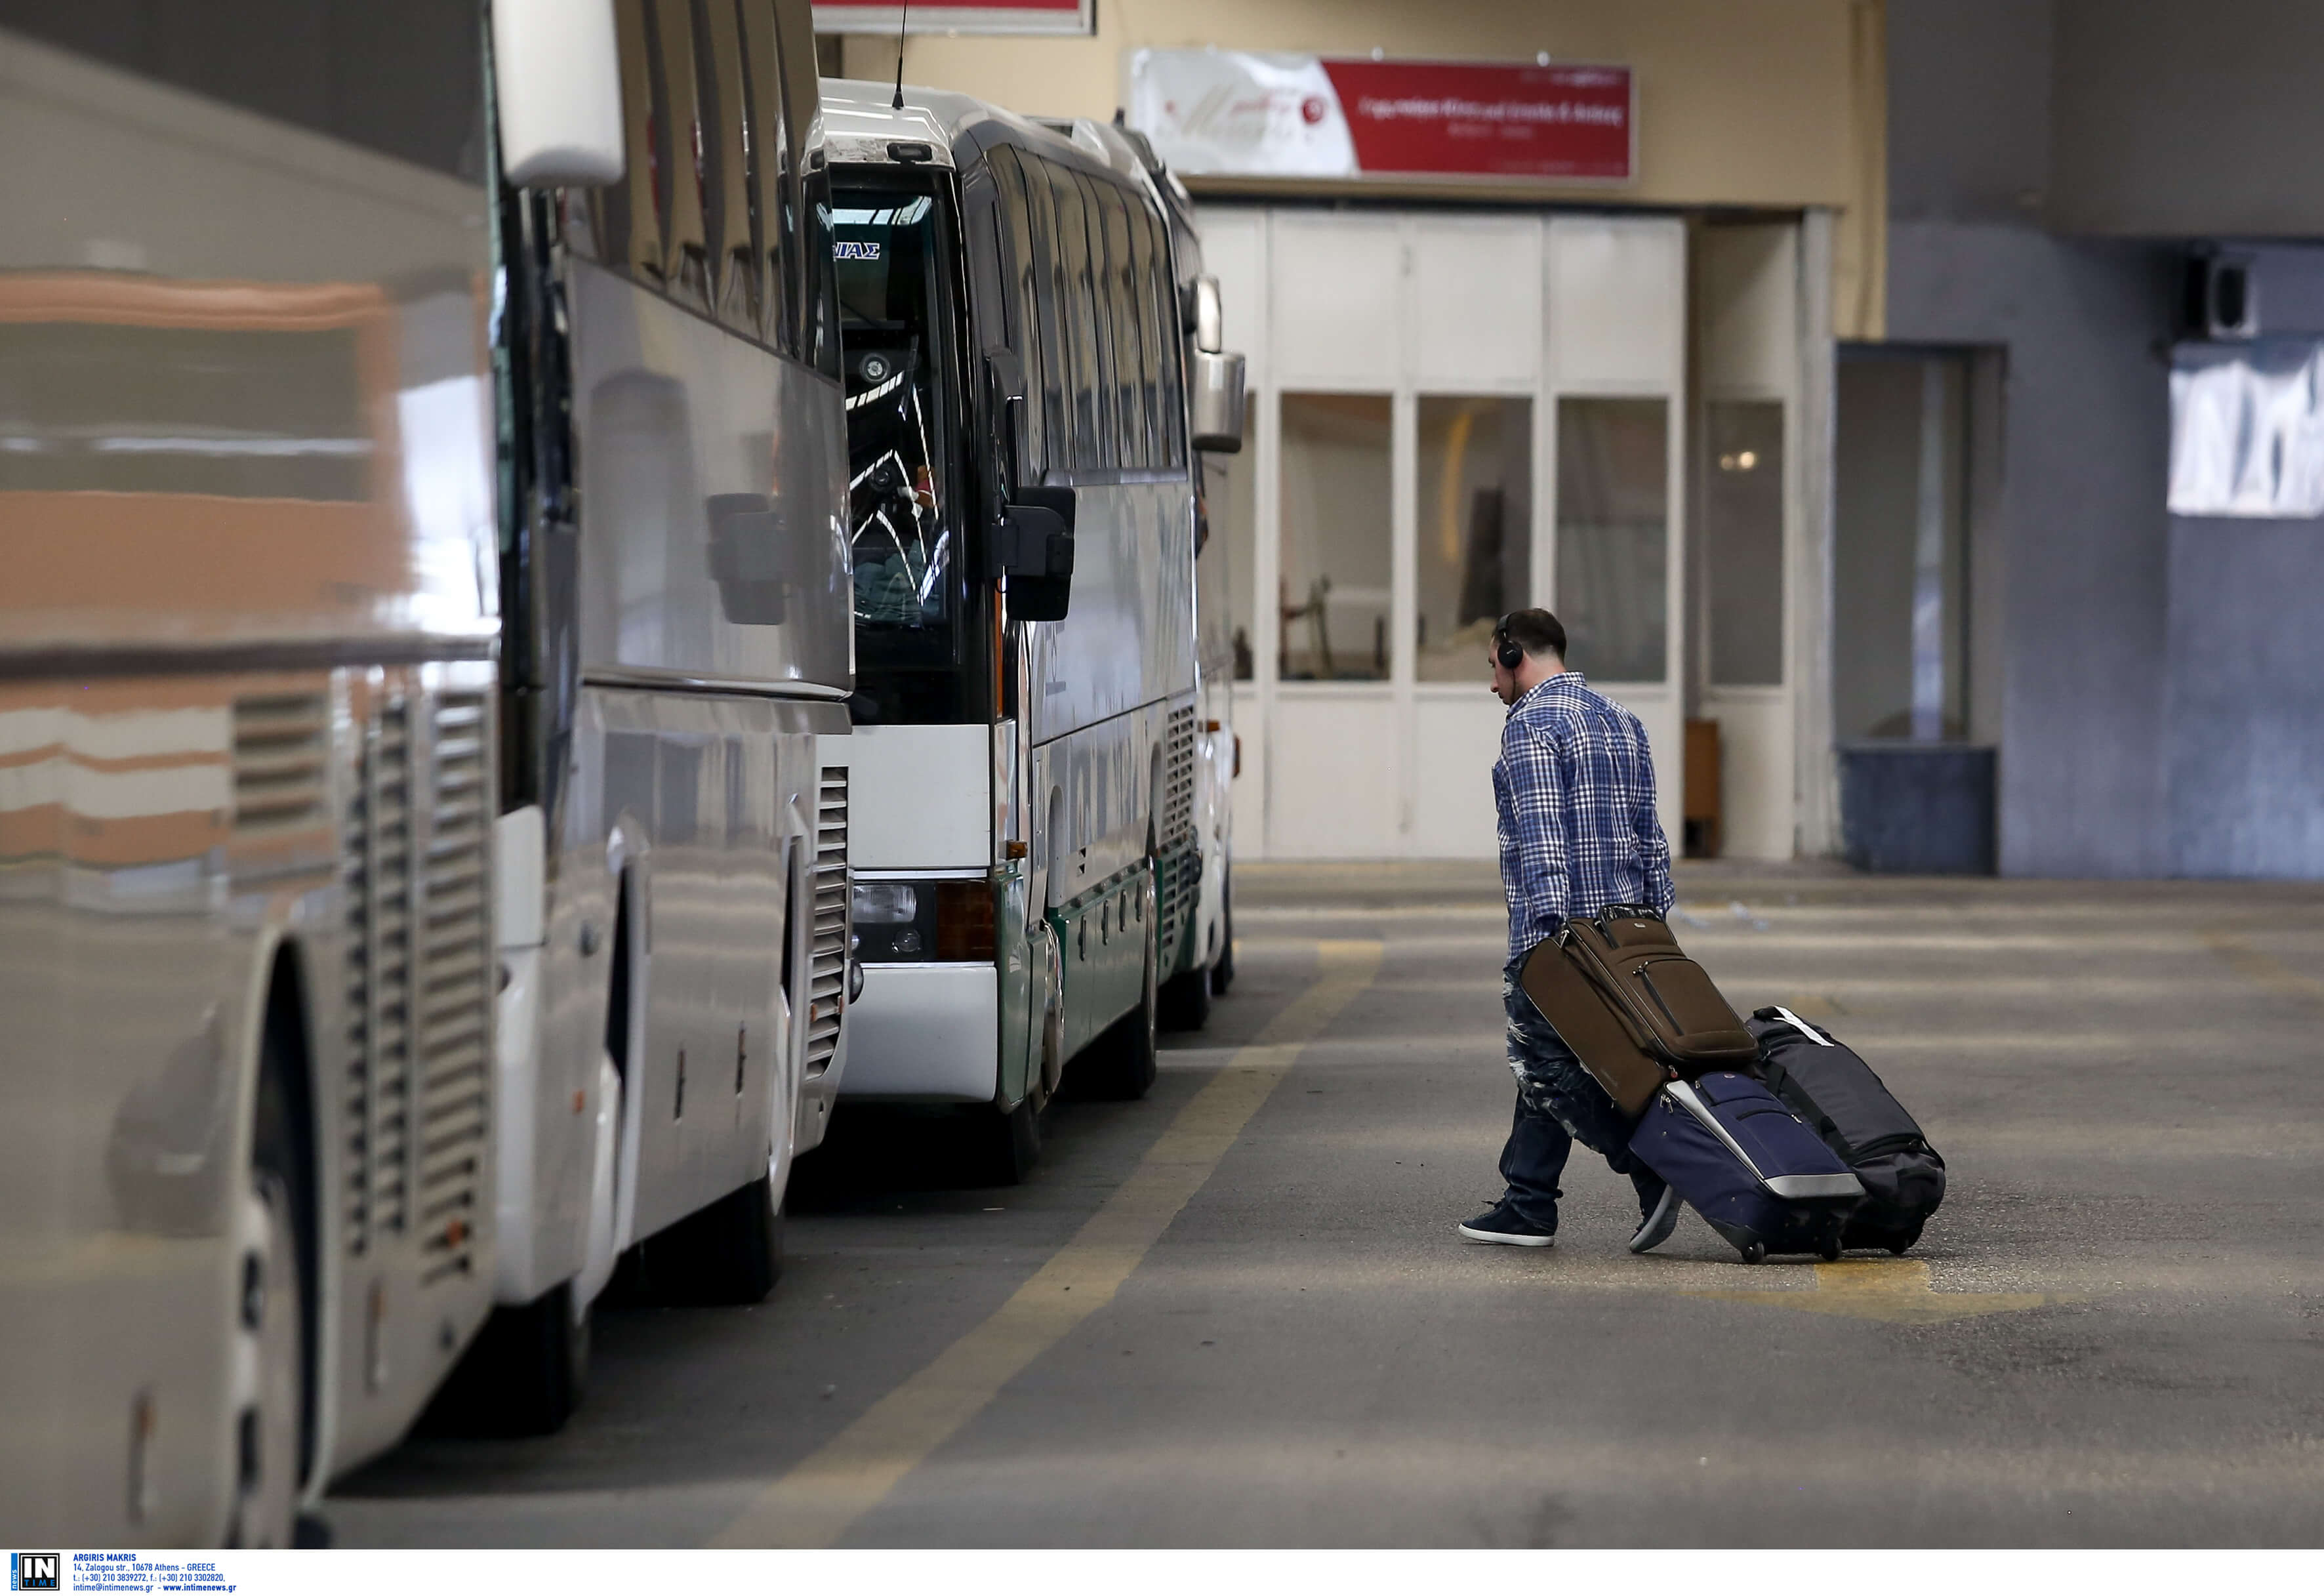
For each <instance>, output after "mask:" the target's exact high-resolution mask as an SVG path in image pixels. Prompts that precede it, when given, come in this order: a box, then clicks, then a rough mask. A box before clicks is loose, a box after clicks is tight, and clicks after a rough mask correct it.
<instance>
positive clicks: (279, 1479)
mask: <svg viewBox="0 0 2324 1596" xmlns="http://www.w3.org/2000/svg"><path fill="white" fill-rule="evenodd" d="M259 1047H260V1052H259V1066H258V1101H257V1105H256V1113H255V1115H254V1123H253V1125H252V1128H251V1130H252V1134H251V1148H250V1176H249V1190H248V1195H247V1196H246V1198H245V1200H244V1205H243V1209H242V1221H241V1223H240V1225H239V1227H238V1232H239V1239H240V1242H241V1245H240V1246H239V1247H238V1249H237V1250H236V1257H235V1296H234V1304H233V1312H234V1315H235V1321H234V1322H235V1347H234V1356H235V1359H236V1360H237V1361H238V1362H240V1363H241V1364H242V1368H241V1370H240V1374H239V1378H238V1379H237V1380H236V1384H237V1386H238V1387H239V1388H241V1390H242V1392H243V1394H244V1398H245V1399H244V1401H243V1402H242V1403H241V1405H240V1406H239V1407H237V1409H236V1411H235V1415H234V1419H233V1436H232V1447H233V1461H234V1481H235V1487H234V1508H233V1517H232V1518H231V1520H230V1521H229V1522H228V1523H227V1525H226V1536H225V1539H226V1545H230V1546H253V1547H287V1546H289V1545H291V1544H292V1542H293V1540H294V1539H295V1537H296V1536H297V1533H298V1522H299V1495H300V1471H301V1469H300V1464H301V1458H300V1453H302V1451H303V1450H304V1444H303V1435H304V1430H305V1422H306V1408H307V1368H308V1360H307V1344H306V1342H307V1330H306V1326H307V1323H308V1319H309V1303H308V1301H307V1292H308V1289H309V1287H308V1283H307V1280H306V1270H305V1269H304V1268H303V1267H302V1262H303V1259H304V1257H305V1254H306V1251H307V1249H306V1247H305V1245H304V1241H305V1237H304V1228H305V1221H306V1211H305V1209H304V1207H303V1204H302V1201H301V1197H302V1194H303V1193H304V1191H305V1189H306V1185H307V1183H306V1181H305V1180H304V1178H302V1177H303V1176H305V1174H306V1172H307V1166H306V1160H305V1158H303V1157H302V1156H301V1148H300V1131H299V1124H298V1119H297V1115H296V1113H295V1112H294V1111H293V1108H292V1098H291V1093H292V1091H293V1090H294V1088H293V1084H292V1080H291V1070H292V1069H293V1068H294V1067H295V1065H294V1063H293V1061H292V1058H291V1049H290V1048H289V1047H285V1046H283V1045H282V1043H281V1041H280V1040H279V1039H278V1038H277V1036H276V1033H275V1027H274V1025H273V1024H272V1023H270V1024H268V1025H267V1027H266V1028H265V1031H264V1033H263V1039H262V1040H261V1042H260V1044H259Z"/></svg>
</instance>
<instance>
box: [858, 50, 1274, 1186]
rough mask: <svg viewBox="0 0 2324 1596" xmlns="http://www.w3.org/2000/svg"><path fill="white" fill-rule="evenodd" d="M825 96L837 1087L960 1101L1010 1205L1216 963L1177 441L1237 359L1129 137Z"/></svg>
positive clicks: (1107, 130)
mask: <svg viewBox="0 0 2324 1596" xmlns="http://www.w3.org/2000/svg"><path fill="white" fill-rule="evenodd" d="M823 93H824V116H825V127H826V136H827V139H828V143H829V148H830V151H831V159H832V162H833V178H832V206H833V210H832V235H833V240H834V242H833V249H834V254H835V259H836V263H837V267H836V272H837V276H838V278H839V299H840V316H841V327H842V339H843V345H844V351H845V382H846V392H847V406H848V443H849V465H850V496H849V503H848V521H849V528H850V533H851V538H852V542H853V558H854V598H855V625H856V639H857V648H858V650H859V660H858V663H859V668H860V675H859V687H860V691H859V695H858V698H857V701H856V702H857V707H858V712H859V713H858V724H857V729H856V733H855V745H856V752H855V757H854V761H853V765H854V782H855V812H854V826H853V834H852V838H851V840H852V844H853V860H854V864H855V887H854V894H853V898H854V936H855V937H856V941H857V944H858V946H859V949H860V955H861V957H862V963H863V965H864V971H865V980H864V990H863V995H862V1001H861V1003H860V1004H859V1005H858V1007H857V1009H856V1011H855V1013H854V1015H853V1019H852V1021H851V1023H852V1025H853V1034H852V1036H851V1039H850V1044H849V1046H850V1064H849V1067H848V1074H847V1077H846V1079H845V1081H844V1083H843V1086H842V1090H843V1093H844V1095H845V1096H846V1097H847V1098H848V1099H850V1100H853V1101H858V1102H895V1103H916V1104H921V1105H949V1107H950V1108H951V1109H952V1110H953V1111H954V1112H955V1113H956V1114H957V1117H958V1119H959V1121H960V1130H961V1133H962V1135H963V1136H964V1137H965V1138H973V1145H974V1147H975V1149H977V1155H976V1156H977V1157H978V1158H980V1160H981V1161H982V1163H983V1164H984V1166H985V1167H987V1168H988V1169H989V1170H990V1172H991V1177H992V1178H993V1179H995V1180H996V1181H1001V1182H1006V1181H1012V1180H1015V1179H1018V1178H1021V1176H1023V1174H1024V1173H1025V1171H1026V1169H1027V1168H1028V1167H1029V1165H1030V1163H1031V1161H1032V1160H1033V1158H1035V1157H1036V1155H1037V1149H1038V1123H1039V1121H1038V1114H1039V1112H1040V1110H1041V1107H1042V1105H1043V1103H1044V1102H1045V1101H1046V1100H1047V1098H1048V1097H1049V1095H1050V1094H1052V1093H1055V1092H1056V1091H1058V1090H1059V1089H1060V1087H1061V1086H1062V1085H1064V1084H1065V1078H1066V1076H1067V1075H1068V1073H1069V1066H1070V1074H1071V1075H1072V1077H1073V1079H1074V1082H1075V1084H1077V1085H1078V1086H1079V1087H1080V1088H1081V1089H1083V1090H1085V1091H1087V1092H1089V1093H1093V1094H1098V1095H1111V1096H1119V1097H1134V1096H1138V1095H1140V1094H1142V1093H1144V1092H1145V1091H1146V1089H1147V1088H1148V1085H1149V1084H1151V1083H1152V1081H1153V1079H1154V1071H1155V1032H1156V1029H1157V1023H1158V1022H1159V1021H1160V1020H1161V1019H1162V1018H1163V1014H1164V1011H1165V1010H1166V1009H1171V1008H1176V1009H1179V1010H1181V1011H1182V1012H1183V1011H1184V1010H1188V1009H1197V1008H1202V1007H1206V1004H1201V1005H1198V1004H1196V1003H1195V1002H1194V1001H1190V989H1192V988H1194V987H1197V986H1199V987H1200V989H1201V992H1202V994H1203V996H1205V997H1206V995H1207V992H1208V991H1209V986H1210V983H1211V981H1212V978H1213V967H1214V966H1215V965H1216V964H1217V963H1218V961H1219V959H1220V957H1221V955H1222V949H1223V946H1224V941H1223V935H1222V929H1221V919H1222V915H1221V914H1220V912H1219V905H1218V902H1217V901H1216V900H1217V899H1218V898H1220V897H1222V893H1214V894H1213V903H1212V905H1211V912H1210V913H1209V915H1208V916H1207V917H1205V915H1204V914H1203V907H1204V905H1203V894H1202V891H1201V882H1202V880H1203V871H1204V860H1203V847H1202V837H1201V832H1200V830H1199V828H1198V826H1197V824H1196V812H1197V808H1198V805H1197V802H1196V798H1197V774H1198V764H1199V761H1200V752H1201V746H1200V745H1201V744H1202V743H1203V740H1204V739H1205V738H1206V737H1208V736H1210V735H1211V733H1210V730H1209V727H1208V724H1207V723H1206V721H1205V720H1204V718H1203V706H1202V705H1201V703H1200V701H1199V700H1198V697H1197V677H1196V631H1195V620H1196V617H1195V609H1194V576H1195V568H1194V567H1195V537H1196V513H1195V507H1196V497H1197V495H1196V484H1197V481H1198V477H1197V474H1196V450H1197V449H1198V448H1200V447H1229V446H1231V445H1232V444H1235V443H1239V441H1240V394H1241V389H1240V378H1241V374H1240V360H1239V358H1234V357H1229V356H1225V355H1222V354H1220V353H1219V352H1218V345H1217V339H1216V337H1215V330H1216V316H1215V314H1214V310H1215V302H1216V290H1215V286H1214V285H1212V284H1210V283H1209V282H1208V281H1207V280H1203V279H1200V277H1199V261H1198V259H1196V258H1195V256H1194V250H1193V241H1194V235H1193V231H1192V229H1191V227H1190V226H1185V225H1184V217H1185V206H1184V202H1183V196H1180V197H1179V198H1178V201H1177V206H1176V209H1175V210H1174V208H1173V207H1172V204H1171V203H1170V201H1169V200H1168V199H1167V198H1166V194H1165V189H1164V186H1163V185H1164V184H1165V183H1166V182H1167V178H1165V177H1164V175H1163V174H1161V172H1160V171H1159V168H1158V166H1156V165H1154V164H1153V163H1152V162H1151V161H1150V159H1148V158H1146V157H1144V156H1143V155H1142V154H1141V152H1140V151H1139V148H1138V147H1137V146H1136V145H1135V144H1134V143H1132V142H1131V141H1130V140H1129V139H1128V138H1126V137H1125V136H1124V135H1123V134H1121V133H1120V132H1119V131H1118V130H1116V129H1113V128H1111V127H1107V126H1105V125H1100V124H1094V123H1087V122H1083V123H1059V124H1044V123H1038V122H1034V121H1030V120H1027V119H1025V118H1022V117H1019V116H1015V115H1010V114H1009V113H1007V112H1004V111H1001V110H998V109H996V108H994V107H991V106H986V105H982V104H981V103H979V102H976V101H974V100H971V99H967V98H964V97H959V96H954V95H948V94H942V93H935V92H930V91H927V90H918V89H905V90H903V91H902V98H903V99H904V101H905V104H904V105H903V106H901V108H898V107H897V106H894V105H893V104H892V103H891V102H892V101H893V100H894V99H895V98H896V97H897V96H896V94H895V92H894V91H891V90H890V88H888V87H887V86H885V85H876V84H862V83H839V82H828V81H827V82H826V83H825V85H824V90H823ZM1174 217H1175V218H1176V220H1177V224H1178V225H1177V226H1175V227H1174ZM1198 300H1200V301H1201V303H1202V304H1204V305H1207V306H1210V307H1211V308H1212V309H1213V314H1211V315H1210V317H1209V320H1208V324H1207V326H1208V330H1209V335H1210V336H1208V337H1207V339H1206V342H1207V347H1204V348H1200V349H1196V348H1192V347H1191V346H1190V344H1189V339H1188V337H1187V335H1188V334H1189V332H1191V331H1194V323H1196V322H1198V321H1200V320H1201V319H1202V318H1201V317H1199V316H1190V315H1189V314H1188V311H1190V310H1193V309H1195V308H1196V306H1197V301H1198ZM1203 396H1207V401H1206V408H1205V410H1204V412H1203V417H1202V418H1198V419H1197V424H1196V425H1194V427H1192V428H1190V423H1189V404H1190V400H1191V399H1194V398H1198V397H1203ZM1229 410H1231V411H1232V420H1233V426H1232V428H1231V429H1228V428H1227V427H1226V426H1225V425H1224V424H1223V422H1222V421H1220V420H1214V419H1212V416H1213V412H1218V413H1220V414H1223V413H1224V412H1226V411H1229ZM1230 430H1231V437H1230V436H1229V432H1230ZM1214 863H1219V864H1220V865H1222V864H1223V862H1222V861H1215V862H1214ZM1221 873H1222V879H1223V872H1221ZM1196 1017H1197V1018H1198V1017H1199V1015H1197V1016H1196Z"/></svg>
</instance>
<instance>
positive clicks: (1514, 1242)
mask: <svg viewBox="0 0 2324 1596" xmlns="http://www.w3.org/2000/svg"><path fill="white" fill-rule="evenodd" d="M1461 1233H1462V1235H1463V1236H1466V1237H1467V1238H1468V1239H1469V1240H1470V1241H1499V1242H1501V1243H1502V1244H1503V1245H1505V1246H1509V1247H1546V1246H1548V1245H1549V1244H1550V1243H1551V1242H1553V1241H1556V1240H1557V1238H1556V1237H1555V1236H1554V1235H1553V1234H1551V1233H1550V1232H1547V1231H1545V1230H1543V1229H1542V1228H1541V1227H1540V1226H1539V1225H1537V1224H1535V1223H1534V1222H1533V1221H1531V1220H1529V1219H1526V1218H1524V1217H1523V1216H1521V1215H1520V1214H1519V1213H1517V1210H1516V1209H1514V1208H1512V1207H1510V1206H1509V1205H1508V1204H1507V1203H1496V1204H1493V1205H1492V1206H1491V1207H1490V1208H1488V1209H1486V1210H1485V1212H1483V1213H1480V1214H1479V1215H1477V1217H1476V1218H1474V1219H1472V1220H1471V1221H1470V1222H1468V1223H1466V1224H1464V1225H1462V1227H1461Z"/></svg>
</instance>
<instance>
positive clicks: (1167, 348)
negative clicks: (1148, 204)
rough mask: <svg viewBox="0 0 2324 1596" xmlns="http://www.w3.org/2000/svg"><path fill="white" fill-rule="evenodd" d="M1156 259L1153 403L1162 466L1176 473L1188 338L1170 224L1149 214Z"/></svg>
mask: <svg viewBox="0 0 2324 1596" xmlns="http://www.w3.org/2000/svg"><path fill="white" fill-rule="evenodd" d="M1146 230H1147V232H1148V235H1150V236H1151V237H1152V239H1153V241H1154V260H1153V263H1152V265H1151V266H1150V267H1149V268H1148V272H1147V275H1146V294H1147V302H1148V304H1149V305H1151V306H1152V307H1153V312H1152V315H1153V320H1152V323H1151V328H1152V331H1151V334H1150V336H1151V337H1153V339H1154V402H1155V412H1154V413H1155V416H1156V418H1157V424H1158V425H1159V426H1160V428H1161V429H1162V464H1163V465H1164V466H1167V468H1168V469H1170V470H1173V471H1176V470H1177V469H1179V468H1180V467H1181V466H1185V463H1186V385H1185V379H1184V378H1183V377H1182V376H1181V375H1180V368H1179V362H1180V360H1181V359H1182V358H1183V356H1182V355H1181V354H1180V351H1181V349H1182V348H1183V347H1184V346H1185V337H1183V335H1182V334H1181V332H1180V330H1179V327H1178V277H1177V273H1176V272H1175V271H1174V270H1173V269H1172V267H1171V264H1170V224H1169V223H1168V222H1167V221H1165V220H1163V219H1162V218H1161V217H1158V216H1157V215H1155V214H1154V213H1153V212H1152V211H1148V212H1147V213H1146Z"/></svg>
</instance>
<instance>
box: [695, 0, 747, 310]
mask: <svg viewBox="0 0 2324 1596" xmlns="http://www.w3.org/2000/svg"><path fill="white" fill-rule="evenodd" d="M692 3H693V7H694V37H695V39H696V45H697V47H696V51H695V60H696V68H697V70H696V82H697V84H698V93H699V94H700V96H701V103H702V106H703V118H702V143H703V154H704V164H705V168H706V170H705V173H704V183H703V198H704V200H705V206H704V213H703V222H704V232H705V237H706V239H707V242H708V244H709V259H710V267H711V294H712V302H713V305H714V308H715V309H716V311H717V313H718V319H719V320H721V321H723V322H724V323H725V324H726V325H727V326H729V327H731V328H734V329H735V330H736V331H738V332H741V333H742V334H744V335H746V336H748V337H758V336H759V252H758V249H757V246H756V245H755V244H753V243H752V227H751V185H750V148H749V147H750V134H748V132H747V131H746V128H745V118H746V116H747V114H748V113H747V109H746V106H747V97H746V96H745V94H744V93H743V86H742V34H741V30H740V28H739V27H738V25H737V23H736V19H735V15H734V8H733V5H730V4H728V0H692Z"/></svg>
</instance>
